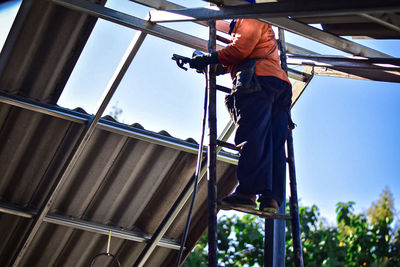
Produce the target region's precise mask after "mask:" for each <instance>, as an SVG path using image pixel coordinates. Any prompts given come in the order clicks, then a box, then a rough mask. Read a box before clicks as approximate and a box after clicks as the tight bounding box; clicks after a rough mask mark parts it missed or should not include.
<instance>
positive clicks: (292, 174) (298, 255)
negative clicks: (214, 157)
mask: <svg viewBox="0 0 400 267" xmlns="http://www.w3.org/2000/svg"><path fill="white" fill-rule="evenodd" d="M279 40H280V46H281V65H282V68H283V69H284V70H285V71H287V63H286V48H285V35H284V31H283V29H279ZM289 112H290V111H289ZM286 147H287V153H288V165H289V183H290V213H291V214H290V215H291V217H292V238H293V251H294V261H295V266H296V267H303V251H302V248H301V239H300V218H299V204H298V199H297V183H296V169H295V164H294V148H293V133H292V131H291V130H289V132H288V137H287V141H286Z"/></svg>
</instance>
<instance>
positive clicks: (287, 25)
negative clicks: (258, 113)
mask: <svg viewBox="0 0 400 267" xmlns="http://www.w3.org/2000/svg"><path fill="white" fill-rule="evenodd" d="M131 1H134V2H138V3H142V2H143V0H131ZM146 2H147V1H146ZM258 5H259V4H257V6H258ZM147 6H149V7H153V8H156V9H163V8H165V7H170V6H169V2H167V1H165V0H153V1H150V2H149V3H147ZM259 19H260V20H261V21H264V22H266V23H269V24H273V25H275V26H278V27H280V28H283V29H285V30H287V31H290V32H293V33H295V34H298V35H300V36H303V37H305V38H308V39H311V40H313V41H316V42H319V43H322V44H324V45H327V46H330V47H332V48H335V49H338V50H341V51H343V52H346V53H349V54H352V55H356V56H365V57H390V56H389V55H387V54H385V53H382V52H379V51H377V50H374V49H371V48H369V47H366V46H363V45H360V44H358V43H355V42H352V41H350V40H347V39H344V38H341V37H338V36H336V35H333V34H331V33H328V32H324V31H321V30H319V29H317V28H314V27H311V26H308V25H307V24H304V23H300V22H297V21H295V20H292V19H289V18H268V19H267V18H259ZM204 42H206V41H204ZM287 46H288V47H289V46H293V47H294V45H290V44H287ZM299 49H302V48H299ZM303 50H304V49H303ZM204 51H205V50H204ZM301 53H303V52H301Z"/></svg>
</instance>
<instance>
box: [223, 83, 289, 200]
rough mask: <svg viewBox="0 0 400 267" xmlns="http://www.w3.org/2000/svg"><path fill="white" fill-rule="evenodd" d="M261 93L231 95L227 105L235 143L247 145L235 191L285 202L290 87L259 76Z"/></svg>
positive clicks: (240, 158)
mask: <svg viewBox="0 0 400 267" xmlns="http://www.w3.org/2000/svg"><path fill="white" fill-rule="evenodd" d="M258 79H259V81H260V83H261V86H262V91H259V92H255V93H250V94H236V93H234V94H233V95H229V96H227V98H226V106H227V108H228V110H229V112H230V114H231V117H232V119H233V120H234V122H235V124H236V136H235V143H236V144H237V145H238V144H242V143H243V142H246V143H245V144H244V145H243V147H242V149H241V151H240V157H239V163H238V166H237V171H236V178H237V179H238V181H239V185H238V187H237V188H236V192H238V193H245V194H262V196H263V197H272V198H274V199H275V200H277V201H278V203H279V204H280V203H282V201H283V199H284V197H285V195H284V192H283V191H284V186H285V182H286V179H285V178H286V154H285V141H286V138H287V135H288V122H289V110H290V104H291V98H292V90H291V85H290V84H289V83H287V82H285V81H282V80H280V79H278V78H275V77H269V76H268V77H267V76H259V77H258Z"/></svg>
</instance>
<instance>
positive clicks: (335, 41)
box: [260, 18, 391, 57]
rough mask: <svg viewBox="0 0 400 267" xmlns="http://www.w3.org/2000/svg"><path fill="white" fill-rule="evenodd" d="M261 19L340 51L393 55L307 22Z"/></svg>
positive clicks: (285, 19)
mask: <svg viewBox="0 0 400 267" xmlns="http://www.w3.org/2000/svg"><path fill="white" fill-rule="evenodd" d="M260 21H264V22H266V23H269V24H272V25H275V26H277V27H279V28H282V29H285V30H287V31H290V32H293V33H295V34H298V35H300V36H303V37H305V38H308V39H310V40H313V41H316V42H319V43H321V44H324V45H327V46H330V47H332V48H335V49H338V50H340V51H343V52H346V53H349V54H352V55H355V56H363V57H391V56H389V55H387V54H385V53H382V52H379V51H377V50H374V49H372V48H369V47H366V46H363V45H360V44H357V43H355V42H352V41H350V40H347V39H344V38H342V37H339V36H336V35H334V34H332V33H329V32H324V31H322V30H319V29H317V28H314V27H311V26H308V25H307V24H304V23H301V22H298V21H296V20H293V19H289V18H260Z"/></svg>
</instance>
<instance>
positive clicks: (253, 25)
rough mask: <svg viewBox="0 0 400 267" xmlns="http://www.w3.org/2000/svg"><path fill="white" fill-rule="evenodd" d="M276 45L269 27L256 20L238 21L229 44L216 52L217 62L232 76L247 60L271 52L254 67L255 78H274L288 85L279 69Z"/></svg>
mask: <svg viewBox="0 0 400 267" xmlns="http://www.w3.org/2000/svg"><path fill="white" fill-rule="evenodd" d="M276 45H277V44H276V39H275V33H274V31H273V30H272V27H271V25H269V24H266V23H263V22H261V21H259V20H256V19H239V20H238V21H237V22H236V25H235V27H234V29H233V31H232V39H231V42H230V43H229V44H228V46H226V47H225V48H223V49H221V50H219V51H218V60H219V62H220V63H221V64H223V65H225V66H228V70H229V71H230V72H232V73H233V74H234V73H235V70H236V69H237V67H238V66H239V65H241V64H243V63H244V62H245V61H246V60H247V59H249V58H250V59H253V58H256V59H257V58H258V59H261V58H263V57H265V55H266V54H267V53H268V52H269V51H272V52H271V54H270V55H268V56H267V57H266V58H265V59H263V60H261V62H259V63H258V64H257V65H256V74H257V76H274V77H277V78H279V79H281V80H284V81H287V82H288V83H290V81H289V79H288V77H287V75H286V73H285V72H284V71H283V70H282V68H281V65H280V58H279V53H278V49H277V47H276ZM275 47H276V48H275Z"/></svg>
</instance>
